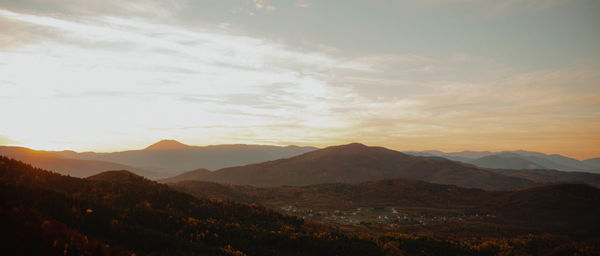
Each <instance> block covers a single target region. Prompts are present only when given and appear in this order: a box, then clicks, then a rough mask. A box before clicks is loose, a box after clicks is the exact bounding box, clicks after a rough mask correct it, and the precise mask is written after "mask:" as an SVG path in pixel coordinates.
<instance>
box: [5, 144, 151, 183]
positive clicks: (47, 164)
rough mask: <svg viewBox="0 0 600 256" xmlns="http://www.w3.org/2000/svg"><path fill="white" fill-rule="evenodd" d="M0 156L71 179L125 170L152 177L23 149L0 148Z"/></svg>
mask: <svg viewBox="0 0 600 256" xmlns="http://www.w3.org/2000/svg"><path fill="white" fill-rule="evenodd" d="M0 155H2V156H6V157H10V158H14V159H17V160H19V161H23V162H26V163H29V164H31V165H33V166H35V167H38V168H43V169H47V170H52V171H55V172H57V173H60V174H63V175H69V176H73V177H81V178H83V177H87V176H90V175H94V174H98V173H100V172H103V171H106V170H115V169H127V170H131V171H134V172H137V173H138V174H140V175H149V176H150V175H153V174H152V173H151V172H148V171H145V170H142V169H138V168H134V167H131V166H127V165H123V164H118V163H113V162H108V161H98V160H81V159H71V158H64V157H62V156H61V154H60V153H57V152H51V151H38V150H32V149H28V148H23V147H7V146H0Z"/></svg>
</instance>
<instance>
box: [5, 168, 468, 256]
mask: <svg viewBox="0 0 600 256" xmlns="http://www.w3.org/2000/svg"><path fill="white" fill-rule="evenodd" d="M0 195H1V196H2V200H0V225H2V231H0V232H1V234H2V237H3V239H1V240H0V248H2V250H3V253H4V254H7V255H383V251H384V249H383V248H380V247H379V246H378V245H377V243H376V242H375V241H373V240H370V239H368V238H359V237H351V236H347V235H344V234H341V233H339V232H332V231H330V230H332V228H330V227H327V226H323V225H319V224H314V223H307V222H305V221H304V220H302V219H299V218H296V217H294V216H290V215H286V214H281V213H279V212H276V211H273V210H269V209H266V208H264V207H261V206H256V205H248V204H241V203H235V202H223V201H216V200H208V199H198V198H195V197H193V196H191V195H188V194H184V193H181V192H177V191H174V190H172V189H170V188H169V187H167V186H165V185H161V184H158V183H156V182H153V181H150V180H147V179H144V178H143V177H140V176H137V175H135V174H133V173H130V172H126V171H111V172H108V173H101V174H99V175H95V176H93V177H90V178H88V179H80V178H73V177H68V176H62V175H59V174H56V173H51V172H48V171H44V170H41V169H36V168H33V167H32V166H30V165H27V164H24V163H22V162H18V161H15V160H11V159H8V158H5V157H0ZM386 239H392V238H386ZM429 245H436V243H435V242H432V243H429ZM455 248H456V247H455ZM454 254H455V255H460V252H456V253H454Z"/></svg>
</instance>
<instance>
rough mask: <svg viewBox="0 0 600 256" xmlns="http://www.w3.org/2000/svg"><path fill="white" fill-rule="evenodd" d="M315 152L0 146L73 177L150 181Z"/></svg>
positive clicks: (168, 143)
mask: <svg viewBox="0 0 600 256" xmlns="http://www.w3.org/2000/svg"><path fill="white" fill-rule="evenodd" d="M315 149H316V148H313V147H298V146H286V147H280V146H269V145H242V144H237V145H214V146H203V147H200V146H189V145H185V144H183V143H180V142H178V141H174V140H162V141H159V142H157V143H154V144H152V145H150V146H148V147H147V148H145V149H141V150H129V151H121V152H112V153H96V152H83V153H78V152H75V151H40V150H32V149H28V148H24V147H8V146H0V155H4V156H7V157H11V158H14V159H17V160H21V161H24V162H27V163H30V164H32V165H34V166H37V167H40V168H45V169H49V170H54V171H57V172H59V173H61V174H66V175H71V176H74V177H87V176H90V175H93V174H97V173H100V172H102V171H106V170H115V169H124V170H131V171H132V172H134V173H137V174H139V175H142V176H145V177H148V178H150V179H159V178H165V177H170V176H173V175H176V174H179V173H182V172H184V171H189V170H194V169H198V168H207V169H219V168H224V167H231V166H238V165H245V164H250V163H260V162H264V161H269V160H275V159H279V158H285V157H291V156H295V155H298V154H302V153H305V152H309V151H312V150H315Z"/></svg>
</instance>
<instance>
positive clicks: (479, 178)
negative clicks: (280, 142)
mask: <svg viewBox="0 0 600 256" xmlns="http://www.w3.org/2000/svg"><path fill="white" fill-rule="evenodd" d="M387 178H404V179H414V180H422V181H427V182H432V183H439V184H452V185H457V186H463V187H469V188H482V189H490V190H508V189H515V188H525V187H530V186H534V185H536V184H535V182H532V181H530V180H525V179H520V178H516V177H508V176H504V175H500V174H497V173H493V172H490V171H486V170H483V169H480V168H477V167H474V166H472V165H465V164H462V163H458V162H453V161H450V160H447V159H444V158H440V157H417V156H410V155H407V154H404V153H401V152H398V151H394V150H389V149H386V148H382V147H368V146H365V145H362V144H358V143H353V144H348V145H342V146H332V147H328V148H325V149H320V150H315V151H312V152H309V153H305V154H302V155H299V156H295V157H291V158H286V159H280V160H274V161H269V162H264V163H259V164H250V165H245V166H238V167H231V168H224V169H220V170H217V171H214V172H212V173H209V174H208V175H204V176H202V177H201V178H200V179H201V180H204V181H212V182H217V183H223V184H239V185H252V186H259V187H268V186H281V185H291V186H302V185H311V184H321V183H334V182H341V183H357V182H364V181H371V180H379V179H387Z"/></svg>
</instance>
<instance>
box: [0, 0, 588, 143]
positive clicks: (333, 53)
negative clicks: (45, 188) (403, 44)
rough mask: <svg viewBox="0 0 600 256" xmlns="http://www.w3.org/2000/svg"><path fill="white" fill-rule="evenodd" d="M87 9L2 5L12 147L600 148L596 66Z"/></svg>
mask: <svg viewBox="0 0 600 256" xmlns="http://www.w3.org/2000/svg"><path fill="white" fill-rule="evenodd" d="M111 3H112V2H110V3H108V4H109V5H110V4H111ZM153 3H154V2H153ZM156 3H158V2H156ZM249 3H251V4H253V6H252V5H251V6H250V7H251V8H257V9H265V8H268V6H269V5H268V2H266V1H256V2H249ZM466 3H470V2H468V1H466V2H465V4H466ZM515 4H516V3H511V4H510V5H511V6H513V5H515ZM92 7H93V8H99V9H100V10H103V8H104V7H102V6H94V5H92ZM159 7H160V5H153V4H151V5H150V6H149V7H143V6H139V7H131V6H129V7H126V8H133V9H136V8H137V10H138V11H136V12H139V13H143V12H146V11H148V10H150V9H152V8H159ZM57 8H58V7H57ZM69 8H75V7H69V6H67V7H65V10H68V9H69ZM169 8H172V9H173V8H174V9H176V8H178V7H177V6H176V5H173V6H171V7H169ZM169 8H166V9H169ZM511 8H512V7H511ZM172 9H170V10H172ZM65 12H67V11H65ZM73 12H78V13H80V14H78V15H74V16H70V15H64V14H61V12H50V11H47V12H44V11H41V12H29V11H23V10H21V9H18V8H17V9H10V10H9V9H0V31H2V33H3V35H7V36H6V37H1V38H2V39H0V40H3V41H0V43H2V45H3V47H0V77H1V79H2V80H1V81H0V94H1V95H3V97H4V98H1V99H0V109H18V110H19V111H13V112H7V113H3V115H4V118H5V120H6V122H3V125H2V127H1V128H0V133H1V134H7V135H9V136H10V138H11V140H12V139H14V140H17V141H19V142H22V143H24V144H26V145H29V146H33V147H39V148H54V149H63V148H72V149H82V150H90V149H95V150H98V149H100V150H102V149H103V148H106V149H107V150H115V149H116V148H115V146H114V145H115V144H116V142H117V141H118V142H123V145H129V146H127V148H131V145H138V144H139V145H143V144H144V143H147V142H148V140H153V139H156V138H164V137H177V138H188V139H186V141H189V143H194V144H219V143H239V142H244V143H268V144H272V143H291V144H302V145H316V146H326V145H331V144H340V143H345V142H352V141H360V142H364V143H367V144H372V145H382V146H388V147H392V148H396V149H408V148H411V149H426V148H438V149H442V150H460V149H465V148H466V147H470V148H471V149H477V148H476V147H483V146H485V145H488V147H490V145H492V146H495V147H498V148H497V149H498V150H503V149H507V147H508V146H510V145H515V144H518V143H521V144H519V145H523V144H524V145H532V146H531V147H530V148H529V149H532V150H534V149H536V148H534V147H538V148H539V147H542V146H543V147H545V148H549V144H550V142H553V143H556V144H555V145H560V143H558V140H559V139H562V140H571V141H578V143H579V144H578V145H579V147H580V148H581V149H579V151H578V152H581V151H584V150H586V149H589V148H592V146H590V145H592V144H593V143H600V141H598V136H597V135H595V134H599V132H598V131H599V130H600V129H599V125H600V124H599V122H598V113H599V112H600V106H599V105H598V102H600V99H599V98H598V95H600V92H599V90H600V89H599V88H598V86H597V85H598V84H600V78H599V77H598V74H597V71H595V70H591V69H590V70H586V69H572V70H562V69H556V70H536V71H531V72H523V71H520V70H518V69H516V68H513V67H510V66H506V65H505V64H503V63H499V62H498V61H496V60H494V59H493V58H490V57H488V56H480V55H475V54H472V53H469V52H457V53H449V54H447V55H446V56H445V57H440V56H424V55H419V54H413V53H410V52H406V53H399V54H390V53H379V52H377V51H372V52H366V53H355V54H352V55H351V54H348V53H346V52H343V51H342V50H340V49H337V48H335V47H331V46H327V45H320V46H318V47H314V48H313V50H307V49H301V48H292V47H289V46H288V45H286V44H284V43H283V42H279V41H273V40H270V39H264V38H259V37H253V36H249V35H240V34H234V33H236V31H234V30H235V27H234V28H232V29H229V28H231V27H230V25H229V24H230V23H228V22H220V23H221V25H219V26H216V25H215V24H212V25H210V24H207V25H205V26H200V25H198V26H194V27H188V28H186V27H181V26H178V25H175V24H173V23H165V22H160V19H161V18H159V19H158V20H154V19H148V18H146V16H144V15H137V16H135V17H129V18H123V17H120V16H119V15H118V14H111V13H118V12H119V11H115V12H111V11H110V10H108V9H107V10H105V11H104V12H102V14H101V15H97V16H94V15H91V14H90V16H85V17H83V15H85V14H86V12H85V11H83V10H78V11H73ZM169 12H170V11H167V12H165V13H164V15H165V16H169V15H171V14H170V13H169ZM216 24H218V23H216ZM231 24H235V23H231ZM238 32H239V31H238ZM23 116H27V117H28V118H23ZM41 126H43V127H44V129H39V127H41ZM133 137H135V138H136V139H135V141H134V140H133V139H132V138H133ZM0 139H1V138H0ZM490 140H492V141H493V143H491V142H490ZM586 140H587V142H586ZM440 145H441V146H440ZM575 145H576V144H569V145H568V146H569V147H570V150H572V152H576V146H575ZM471 146H472V147H471ZM442 147H445V148H442ZM555 147H556V146H555ZM485 149H492V148H485Z"/></svg>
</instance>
